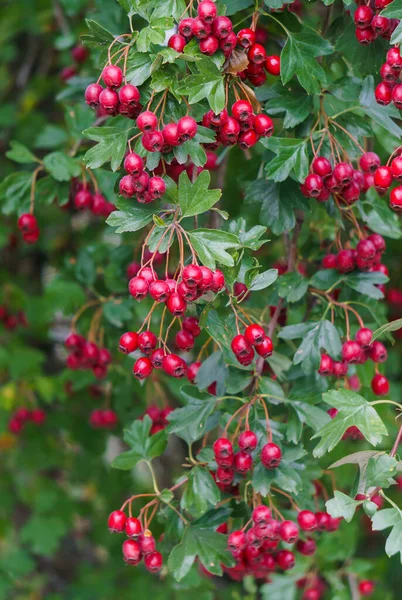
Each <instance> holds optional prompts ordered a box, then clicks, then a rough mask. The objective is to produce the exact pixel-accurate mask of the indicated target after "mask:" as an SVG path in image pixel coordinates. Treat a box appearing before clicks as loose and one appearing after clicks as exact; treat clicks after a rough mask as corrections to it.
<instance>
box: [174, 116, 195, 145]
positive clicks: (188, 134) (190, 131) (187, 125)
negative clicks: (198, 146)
mask: <svg viewBox="0 0 402 600" xmlns="http://www.w3.org/2000/svg"><path fill="white" fill-rule="evenodd" d="M196 133H197V122H196V121H195V119H193V117H189V116H187V117H182V118H181V119H179V122H178V123H177V134H178V136H179V141H180V142H181V143H183V142H187V140H191V139H192V138H193V137H194V136H195V135H196Z"/></svg>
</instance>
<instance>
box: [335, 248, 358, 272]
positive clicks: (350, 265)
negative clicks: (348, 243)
mask: <svg viewBox="0 0 402 600" xmlns="http://www.w3.org/2000/svg"><path fill="white" fill-rule="evenodd" d="M337 263H338V270H339V271H340V272H341V273H350V271H353V269H354V268H355V266H356V261H355V255H354V253H353V251H352V250H341V251H340V252H338V256H337Z"/></svg>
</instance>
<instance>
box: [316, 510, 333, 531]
mask: <svg viewBox="0 0 402 600" xmlns="http://www.w3.org/2000/svg"><path fill="white" fill-rule="evenodd" d="M315 517H316V519H317V529H318V531H326V530H327V529H328V525H329V521H330V518H331V517H330V516H329V514H328V513H326V512H316V513H315Z"/></svg>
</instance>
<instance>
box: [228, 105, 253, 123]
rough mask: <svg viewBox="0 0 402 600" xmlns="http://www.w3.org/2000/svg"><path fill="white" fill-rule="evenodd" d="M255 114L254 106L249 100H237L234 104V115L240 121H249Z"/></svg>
mask: <svg viewBox="0 0 402 600" xmlns="http://www.w3.org/2000/svg"><path fill="white" fill-rule="evenodd" d="M252 114H253V107H252V106H251V104H250V102H247V100H237V102H235V103H234V104H233V106H232V115H233V117H234V118H235V119H237V120H238V121H247V119H248V118H249V117H250V116H251V115H252Z"/></svg>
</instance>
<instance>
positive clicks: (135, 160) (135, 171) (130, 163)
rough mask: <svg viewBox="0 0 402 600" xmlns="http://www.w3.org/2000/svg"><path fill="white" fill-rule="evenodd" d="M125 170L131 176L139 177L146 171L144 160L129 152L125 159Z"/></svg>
mask: <svg viewBox="0 0 402 600" xmlns="http://www.w3.org/2000/svg"><path fill="white" fill-rule="evenodd" d="M124 170H125V171H127V173H129V174H130V175H133V176H134V177H138V176H139V175H140V173H141V172H142V171H143V170H144V160H143V158H142V157H141V156H140V155H139V154H136V153H135V152H129V153H128V154H127V156H126V158H125V159H124Z"/></svg>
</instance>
